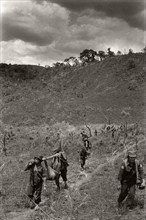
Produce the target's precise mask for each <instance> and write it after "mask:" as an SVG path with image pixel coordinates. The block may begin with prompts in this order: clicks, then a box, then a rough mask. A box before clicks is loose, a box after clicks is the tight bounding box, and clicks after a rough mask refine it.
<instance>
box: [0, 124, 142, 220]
mask: <svg viewBox="0 0 146 220" xmlns="http://www.w3.org/2000/svg"><path fill="white" fill-rule="evenodd" d="M64 126H65V125H64V124H63V125H62V127H60V130H61V129H62V140H63V143H64V149H65V150H66V152H67V154H68V160H69V164H70V166H69V168H68V183H69V186H70V188H69V190H68V191H66V190H63V189H62V190H61V192H60V193H57V192H55V188H56V186H55V183H53V182H48V187H47V192H43V201H44V203H43V204H42V205H41V206H40V210H38V211H36V212H30V211H27V210H28V209H27V207H28V199H27V197H26V194H25V192H26V185H27V183H28V177H29V175H28V174H27V173H24V172H21V171H22V170H23V168H24V166H25V164H26V162H27V161H28V160H29V159H30V158H32V156H34V155H35V154H36V153H40V154H41V155H46V154H47V155H48V154H51V148H52V146H53V145H55V144H56V139H57V137H56V132H57V130H58V127H59V126H58V125H57V126H56V125H55V126H54V127H52V128H49V129H48V128H47V127H44V129H42V128H39V127H35V128H33V129H32V128H28V127H26V128H19V130H17V129H15V136H16V138H14V139H11V140H9V142H8V143H7V148H8V156H7V157H1V162H2V164H3V163H4V164H5V166H4V169H3V172H2V178H3V185H2V197H1V199H2V200H1V201H2V204H3V207H2V208H1V209H2V210H3V212H1V213H2V214H1V215H2V218H3V219H6V216H7V219H18V220H20V219H21V217H23V216H24V217H26V216H27V215H28V216H30V218H29V219H31V220H35V219H43V220H45V219H47V220H48V219H52V220H53V219H54V220H56V219H75V220H78V219H79V220H81V219H84V220H90V219H91V220H92V219H93V218H97V217H98V218H99V219H100V220H102V219H103V220H108V219H118V213H117V209H116V205H117V203H116V202H117V196H118V193H119V192H118V191H117V184H118V182H117V173H118V169H119V164H120V162H121V157H120V158H118V159H117V160H113V163H108V161H109V160H107V158H113V157H115V155H116V154H117V152H122V151H123V150H124V146H123V145H122V144H121V143H122V139H123V135H122V133H121V135H120V138H119V142H118V143H116V145H115V142H114V140H113V139H112V138H111V134H110V133H108V134H107V133H102V134H100V133H98V135H97V136H94V137H92V138H91V141H92V146H93V147H92V151H93V154H92V156H91V157H90V158H89V160H88V163H87V169H86V173H81V172H80V169H79V160H78V159H79V153H78V151H79V149H80V146H81V141H80V136H79V130H78V128H76V129H75V130H74V133H73V134H72V133H71V135H70V133H69V132H68V131H66V132H64V133H63V131H64ZM66 127H67V126H66ZM29 131H31V132H29ZM71 132H72V131H71ZM46 133H47V136H48V142H49V144H48V143H47V144H46V143H45V142H44V140H45V137H46ZM29 137H31V139H29ZM28 140H29V141H28ZM138 140H139V153H141V152H142V151H143V150H144V140H143V135H142V134H139V135H138ZM32 142H35V145H33V144H32ZM20 143H23V144H20ZM126 143H127V145H128V146H130V145H132V144H134V143H135V139H134V138H131V137H130V133H129V139H127V142H126ZM12 146H15V147H14V148H12ZM22 149H23V153H22ZM16 155H17V156H16ZM140 156H142V155H141V154H140ZM106 163H108V164H107V165H106ZM101 164H104V165H103V166H102V165H101ZM98 167H99V169H97V168H98ZM12 211H13V212H14V211H15V213H13V214H12ZM140 213H141V212H140ZM128 215H129V214H128ZM126 216H127V214H125V218H124V217H122V219H123V220H126ZM138 216H139V214H138V211H137V213H136V214H135V218H133V219H134V220H137V219H138ZM129 219H130V218H129Z"/></svg>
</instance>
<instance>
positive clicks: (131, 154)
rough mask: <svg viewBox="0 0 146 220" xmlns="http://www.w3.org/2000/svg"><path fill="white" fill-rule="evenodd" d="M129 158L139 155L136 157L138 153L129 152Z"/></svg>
mask: <svg viewBox="0 0 146 220" xmlns="http://www.w3.org/2000/svg"><path fill="white" fill-rule="evenodd" d="M128 156H129V157H136V156H137V155H136V151H134V150H133V151H132V150H131V151H128Z"/></svg>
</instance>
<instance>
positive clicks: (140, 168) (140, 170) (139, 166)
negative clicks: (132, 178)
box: [138, 163, 144, 181]
mask: <svg viewBox="0 0 146 220" xmlns="http://www.w3.org/2000/svg"><path fill="white" fill-rule="evenodd" d="M138 173H139V179H140V180H141V181H142V180H143V179H144V171H143V165H142V163H139V165H138Z"/></svg>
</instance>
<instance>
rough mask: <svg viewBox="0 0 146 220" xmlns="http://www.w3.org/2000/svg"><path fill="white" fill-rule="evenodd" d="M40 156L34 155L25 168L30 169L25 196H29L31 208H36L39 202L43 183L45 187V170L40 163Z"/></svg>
mask: <svg viewBox="0 0 146 220" xmlns="http://www.w3.org/2000/svg"><path fill="white" fill-rule="evenodd" d="M42 158H43V157H42V156H38V157H34V159H33V160H32V161H30V162H29V163H28V165H27V166H26V168H25V171H27V170H29V171H30V179H29V185H28V189H27V196H28V197H29V198H30V202H31V203H30V204H31V205H30V208H31V209H33V208H37V205H38V204H39V203H40V202H41V192H42V186H43V183H44V189H46V172H45V170H44V168H43V166H42V164H41V162H42Z"/></svg>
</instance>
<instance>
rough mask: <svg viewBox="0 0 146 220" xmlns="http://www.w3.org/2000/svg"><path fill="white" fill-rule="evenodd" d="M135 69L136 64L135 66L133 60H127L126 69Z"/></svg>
mask: <svg viewBox="0 0 146 220" xmlns="http://www.w3.org/2000/svg"><path fill="white" fill-rule="evenodd" d="M135 67H136V64H135V62H134V60H133V59H129V60H128V63H127V69H128V70H130V69H133V68H135Z"/></svg>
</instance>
